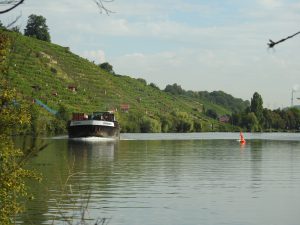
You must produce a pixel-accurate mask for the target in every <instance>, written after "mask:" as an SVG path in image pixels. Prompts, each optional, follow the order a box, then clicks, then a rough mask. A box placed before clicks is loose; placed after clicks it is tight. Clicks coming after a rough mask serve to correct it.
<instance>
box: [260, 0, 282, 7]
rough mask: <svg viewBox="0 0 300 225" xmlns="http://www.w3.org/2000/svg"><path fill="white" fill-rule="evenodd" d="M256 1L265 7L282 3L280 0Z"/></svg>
mask: <svg viewBox="0 0 300 225" xmlns="http://www.w3.org/2000/svg"><path fill="white" fill-rule="evenodd" d="M258 3H259V4H261V5H263V6H265V7H267V8H275V7H280V6H282V4H283V3H282V1H281V0H258Z"/></svg>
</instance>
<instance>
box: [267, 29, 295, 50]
mask: <svg viewBox="0 0 300 225" xmlns="http://www.w3.org/2000/svg"><path fill="white" fill-rule="evenodd" d="M298 34H300V31H299V32H297V33H295V34H293V35H291V36H288V37H286V38H283V39H281V40H279V41H275V42H274V41H272V40H271V39H270V40H269V43H268V46H269V48H273V47H274V46H275V45H277V44H279V43H281V42H284V41H286V40H288V39H290V38H293V37H295V36H296V35H298Z"/></svg>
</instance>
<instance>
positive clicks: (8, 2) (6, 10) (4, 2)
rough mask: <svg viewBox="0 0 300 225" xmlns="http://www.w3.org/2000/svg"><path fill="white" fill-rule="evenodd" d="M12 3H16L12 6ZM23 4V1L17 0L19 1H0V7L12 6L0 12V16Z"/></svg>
mask: <svg viewBox="0 0 300 225" xmlns="http://www.w3.org/2000/svg"><path fill="white" fill-rule="evenodd" d="M14 2H16V3H15V4H14ZM23 2H24V0H19V1H2V2H1V1H0V5H2V4H6V5H12V6H10V7H9V8H7V9H5V10H2V11H0V14H4V13H7V12H9V11H11V10H13V9H14V8H16V7H18V6H19V5H21V4H22V3H23Z"/></svg>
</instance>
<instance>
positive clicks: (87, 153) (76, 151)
mask: <svg viewBox="0 0 300 225" xmlns="http://www.w3.org/2000/svg"><path fill="white" fill-rule="evenodd" d="M117 149H118V142H116V141H105V142H103V141H101V142H86V141H74V140H68V152H69V154H70V157H71V156H74V157H75V161H76V162H78V161H82V160H95V159H101V160H108V161H112V160H114V156H115V151H117Z"/></svg>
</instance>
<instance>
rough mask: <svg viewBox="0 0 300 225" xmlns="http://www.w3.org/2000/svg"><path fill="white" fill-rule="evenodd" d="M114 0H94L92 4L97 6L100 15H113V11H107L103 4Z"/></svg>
mask: <svg viewBox="0 0 300 225" xmlns="http://www.w3.org/2000/svg"><path fill="white" fill-rule="evenodd" d="M113 1H114V0H94V2H95V3H96V5H97V6H98V8H99V10H100V13H103V12H104V13H106V14H107V15H109V14H110V13H114V12H113V11H111V10H109V9H108V8H106V7H105V5H104V3H108V2H113Z"/></svg>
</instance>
